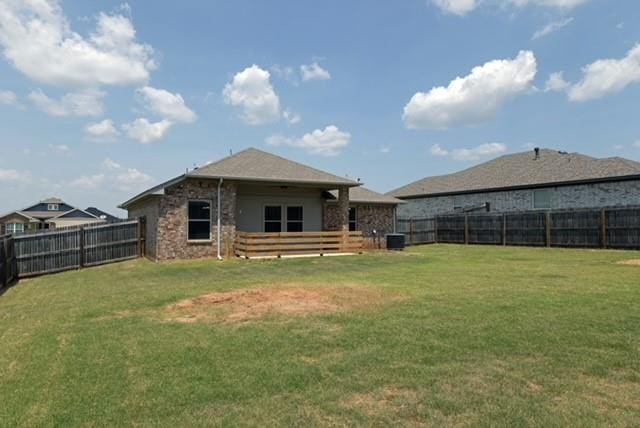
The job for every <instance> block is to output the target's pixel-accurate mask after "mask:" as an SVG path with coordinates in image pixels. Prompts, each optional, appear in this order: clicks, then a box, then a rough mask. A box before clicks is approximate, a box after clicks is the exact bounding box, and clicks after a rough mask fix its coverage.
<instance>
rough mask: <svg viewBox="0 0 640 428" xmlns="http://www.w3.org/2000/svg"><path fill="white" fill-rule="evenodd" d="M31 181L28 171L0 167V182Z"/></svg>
mask: <svg viewBox="0 0 640 428" xmlns="http://www.w3.org/2000/svg"><path fill="white" fill-rule="evenodd" d="M30 181H31V173H30V172H29V171H18V170H17V169H2V168H0V183H2V182H17V183H28V182H30Z"/></svg>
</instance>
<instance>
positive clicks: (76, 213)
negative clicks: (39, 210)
mask: <svg viewBox="0 0 640 428" xmlns="http://www.w3.org/2000/svg"><path fill="white" fill-rule="evenodd" d="M54 218H55V219H59V218H96V216H95V215H93V214H90V213H88V212H86V211H82V210H81V209H79V208H74V209H72V210H71V211H68V212H66V213H63V214H60V215H58V216H57V217H54Z"/></svg>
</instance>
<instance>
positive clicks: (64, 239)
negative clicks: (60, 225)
mask: <svg viewBox="0 0 640 428" xmlns="http://www.w3.org/2000/svg"><path fill="white" fill-rule="evenodd" d="M143 255H144V219H140V220H133V221H126V222H118V223H110V224H96V225H85V226H78V227H75V228H65V229H62V230H49V231H46V232H39V233H32V234H22V235H17V236H8V237H0V281H2V285H6V284H9V283H10V282H11V281H12V280H15V279H18V278H25V277H29V276H35V275H43V274H48V273H55V272H61V271H65V270H70V269H80V268H83V267H89V266H97V265H100V264H105V263H113V262H116V261H121V260H128V259H134V258H137V257H140V256H143Z"/></svg>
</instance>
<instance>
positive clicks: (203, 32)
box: [0, 0, 640, 214]
mask: <svg viewBox="0 0 640 428" xmlns="http://www.w3.org/2000/svg"><path fill="white" fill-rule="evenodd" d="M0 5H1V6H2V8H1V11H0V48H1V49H2V59H1V60H0V130H1V131H0V132H1V134H0V135H1V137H0V149H1V153H2V155H0V211H2V212H4V211H8V210H12V209H17V208H21V207H23V206H25V205H28V204H29V203H31V202H33V201H36V200H39V199H42V198H45V197H48V196H59V197H62V198H64V199H65V200H67V201H68V202H70V203H71V204H75V205H78V206H81V207H86V206H89V205H95V206H99V207H101V208H103V209H107V210H111V211H114V212H115V211H116V209H115V206H116V205H117V204H118V203H120V202H122V201H124V200H126V199H128V198H129V197H131V196H133V195H134V194H135V193H137V192H138V191H140V190H144V189H145V188H147V187H150V186H151V185H153V184H156V183H159V182H161V181H164V180H166V179H169V178H171V177H173V176H176V175H178V174H181V173H183V172H184V171H185V169H186V168H192V167H193V166H194V165H201V164H204V163H206V162H208V161H212V160H216V159H219V158H221V157H223V156H225V155H227V154H228V153H229V152H230V151H234V152H237V151H239V150H242V149H244V148H247V147H250V146H253V147H257V148H260V149H263V150H268V151H271V152H274V153H277V154H280V155H283V156H285V157H288V158H290V159H294V160H297V161H300V162H303V163H307V164H310V165H313V166H316V167H318V168H322V169H326V170H328V171H331V172H333V173H336V174H339V175H345V174H348V175H349V176H351V177H353V178H361V179H362V180H363V181H364V182H365V183H366V185H367V186H368V187H370V188H373V189H375V190H378V191H388V190H391V189H393V188H396V187H399V186H401V185H404V184H406V183H408V182H410V181H413V180H416V179H419V178H422V177H424V176H429V175H437V174H444V173H448V172H454V171H457V170H460V169H463V168H466V167H469V166H471V165H473V164H476V163H478V162H482V161H484V160H488V159H490V158H492V157H496V156H499V155H501V154H504V153H511V152H518V151H523V150H529V149H531V148H532V147H534V146H540V147H548V148H557V149H559V150H567V151H578V152H581V153H584V154H589V155H593V156H598V157H606V156H623V157H627V158H630V159H635V160H640V120H639V119H640V118H639V113H638V112H640V109H639V108H638V101H639V100H640V48H638V47H637V46H638V44H639V43H640V4H638V2H637V1H635V0H626V1H625V0H622V1H618V0H616V1H606V0H484V1H483V0H403V1H395V2H392V1H367V2H365V1H349V2H344V1H337V0H336V1H323V2H317V1H311V0H309V1H269V2H263V1H248V0H236V1H224V2H223V1H184V2H150V1H129V2H128V3H122V2H120V1H101V2H86V1H79V0H74V1H71V0H63V1H55V0H28V1H24V0H20V1H19V0H0ZM560 73H562V74H560ZM551 75H553V78H552V79H550V76H551ZM456 79H457V80H456ZM120 214H121V212H120Z"/></svg>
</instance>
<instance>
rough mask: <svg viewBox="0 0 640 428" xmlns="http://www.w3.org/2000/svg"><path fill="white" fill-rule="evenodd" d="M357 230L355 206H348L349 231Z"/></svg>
mask: <svg viewBox="0 0 640 428" xmlns="http://www.w3.org/2000/svg"><path fill="white" fill-rule="evenodd" d="M356 230H358V209H357V208H356V207H351V208H349V231H350V232H355V231H356Z"/></svg>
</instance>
